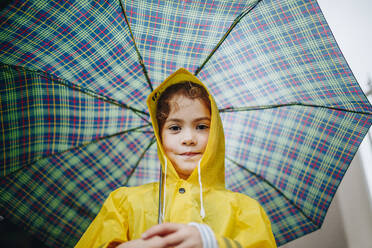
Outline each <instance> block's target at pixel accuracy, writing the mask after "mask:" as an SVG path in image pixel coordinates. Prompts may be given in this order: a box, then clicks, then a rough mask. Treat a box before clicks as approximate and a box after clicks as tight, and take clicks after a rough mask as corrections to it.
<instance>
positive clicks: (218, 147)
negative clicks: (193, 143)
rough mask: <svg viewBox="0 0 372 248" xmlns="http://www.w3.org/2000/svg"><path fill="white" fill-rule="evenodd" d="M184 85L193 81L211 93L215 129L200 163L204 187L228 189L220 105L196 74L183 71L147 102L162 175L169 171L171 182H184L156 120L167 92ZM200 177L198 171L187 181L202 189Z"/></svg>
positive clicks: (170, 77)
mask: <svg viewBox="0 0 372 248" xmlns="http://www.w3.org/2000/svg"><path fill="white" fill-rule="evenodd" d="M182 81H190V82H193V83H196V84H199V85H201V86H202V87H204V88H205V89H206V91H207V92H208V95H209V100H210V102H211V125H210V130H209V139H208V144H207V147H206V149H205V152H204V154H203V157H202V159H201V162H200V174H201V177H202V183H203V187H206V188H209V187H213V188H215V189H222V188H225V164H224V162H225V137H224V133H223V127H222V122H221V118H220V115H219V112H218V108H217V105H216V102H215V101H214V99H213V97H212V95H211V94H210V93H209V91H208V89H207V88H206V87H205V85H204V84H203V83H202V82H201V81H200V80H199V79H198V78H196V77H195V76H194V75H193V74H191V73H190V72H189V71H187V70H186V69H183V68H181V69H178V70H177V71H176V72H174V73H173V74H171V75H170V76H169V77H168V78H167V79H166V80H164V82H163V83H162V84H160V85H159V86H158V87H157V88H156V89H155V90H154V91H153V92H152V93H151V94H150V95H149V96H148V98H147V105H148V108H149V110H150V117H151V121H152V125H153V128H154V133H155V136H156V140H157V146H158V156H159V159H160V162H161V164H162V172H163V174H164V173H165V171H166V172H167V175H166V177H167V180H171V181H172V180H181V179H180V177H179V176H178V173H177V172H176V170H175V168H174V167H173V165H172V162H171V161H170V160H169V159H168V158H166V156H165V152H164V149H163V146H162V143H161V138H160V135H159V126H158V123H157V120H156V108H157V103H158V100H159V97H160V96H161V94H162V93H163V92H164V90H165V89H167V88H168V87H169V86H171V85H173V84H177V83H180V82H182ZM165 159H167V161H165ZM165 166H167V169H165ZM198 176H199V175H198V170H197V168H195V169H194V171H193V173H192V174H191V175H190V177H189V178H188V179H187V180H186V181H187V182H189V183H191V184H195V185H196V184H197V185H198V184H199V181H198Z"/></svg>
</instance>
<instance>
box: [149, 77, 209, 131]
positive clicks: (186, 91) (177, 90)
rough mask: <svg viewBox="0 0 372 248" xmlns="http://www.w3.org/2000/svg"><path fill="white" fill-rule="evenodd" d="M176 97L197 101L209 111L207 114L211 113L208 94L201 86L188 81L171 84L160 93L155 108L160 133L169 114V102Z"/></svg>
mask: <svg viewBox="0 0 372 248" xmlns="http://www.w3.org/2000/svg"><path fill="white" fill-rule="evenodd" d="M176 95H178V96H185V97H187V98H189V99H193V100H194V99H199V100H201V101H202V102H203V103H204V104H205V106H206V107H207V108H208V109H209V112H211V102H210V100H209V96H208V92H207V91H206V89H205V88H204V87H203V86H201V85H199V84H196V83H193V82H190V81H182V82H179V83H177V84H173V85H171V86H169V87H168V88H166V89H165V91H164V92H162V94H161V96H160V97H159V100H158V104H157V106H156V120H157V122H158V126H159V132H160V133H161V130H162V128H163V126H164V123H165V121H166V119H167V118H168V115H169V112H170V104H169V103H170V100H171V99H172V97H173V96H176Z"/></svg>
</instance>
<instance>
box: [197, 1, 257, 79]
mask: <svg viewBox="0 0 372 248" xmlns="http://www.w3.org/2000/svg"><path fill="white" fill-rule="evenodd" d="M261 1H262V0H258V1H257V2H256V3H255V4H254V5H253V6H252V7H251V8H249V9H246V10H244V11H243V12H242V13H240V14H239V15H238V16H237V17H236V18H235V20H234V21H233V23H232V24H231V26H230V27H229V29H228V30H227V31H226V33H225V34H224V35H223V36H222V38H221V39H220V41H219V42H218V43H217V45H216V46H215V47H214V48H213V50H212V52H210V54H209V55H208V57H207V58H206V59H205V60H204V62H203V63H202V64H201V66H199V67H198V68H197V69H196V71H195V73H194V75H195V76H197V75H198V74H199V72H200V71H201V70H202V69H203V67H204V66H205V65H206V64H207V62H208V61H209V60H210V58H211V57H212V56H213V55H214V53H215V52H216V51H217V50H218V48H219V47H220V46H221V45H222V43H223V42H224V41H225V40H226V38H227V36H229V34H230V33H231V31H232V30H233V29H234V28H235V26H236V25H237V24H238V23H239V22H240V20H241V19H242V18H243V17H244V16H246V15H247V14H248V13H249V12H251V10H253V9H254V8H255V7H256V6H257V4H258V3H259V2H261Z"/></svg>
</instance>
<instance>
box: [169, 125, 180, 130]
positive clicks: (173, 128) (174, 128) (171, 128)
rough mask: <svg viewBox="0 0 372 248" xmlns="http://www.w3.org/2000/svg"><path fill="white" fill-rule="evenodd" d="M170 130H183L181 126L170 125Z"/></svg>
mask: <svg viewBox="0 0 372 248" xmlns="http://www.w3.org/2000/svg"><path fill="white" fill-rule="evenodd" d="M169 130H171V131H179V130H181V127H180V126H170V127H169Z"/></svg>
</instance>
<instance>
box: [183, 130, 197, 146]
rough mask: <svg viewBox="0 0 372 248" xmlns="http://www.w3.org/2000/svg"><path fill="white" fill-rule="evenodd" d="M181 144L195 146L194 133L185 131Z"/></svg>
mask: <svg viewBox="0 0 372 248" xmlns="http://www.w3.org/2000/svg"><path fill="white" fill-rule="evenodd" d="M182 144H183V145H187V146H191V145H196V136H195V134H194V132H192V131H190V130H185V132H184V137H183V139H182Z"/></svg>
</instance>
